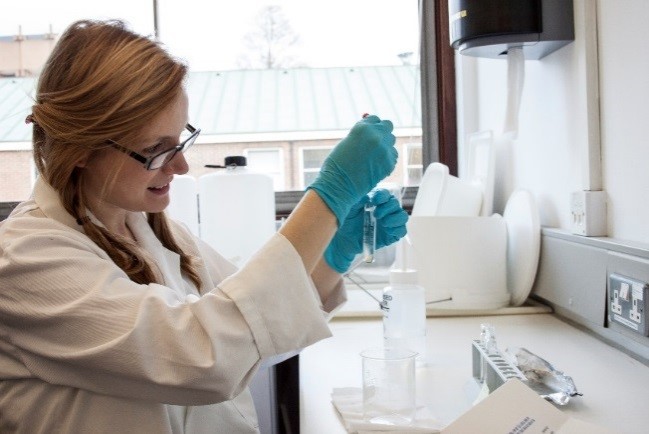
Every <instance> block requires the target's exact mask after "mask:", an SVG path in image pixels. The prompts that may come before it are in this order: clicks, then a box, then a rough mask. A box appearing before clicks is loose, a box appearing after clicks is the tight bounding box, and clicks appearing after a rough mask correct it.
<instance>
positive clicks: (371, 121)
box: [308, 115, 398, 227]
mask: <svg viewBox="0 0 649 434" xmlns="http://www.w3.org/2000/svg"><path fill="white" fill-rule="evenodd" d="M392 129H393V125H392V122H390V121H389V120H381V119H380V118H379V117H378V116H374V115H371V116H367V117H365V118H364V119H363V120H361V121H359V122H357V123H356V125H354V127H353V128H352V129H351V131H350V132H349V134H348V135H347V137H345V138H344V139H342V140H341V141H340V143H338V144H337V145H336V147H335V148H334V149H333V151H331V154H329V156H328V157H327V158H326V160H325V162H324V164H323V165H322V168H321V169H320V174H319V175H318V177H317V178H316V180H315V181H313V183H312V184H311V185H310V186H309V187H308V188H309V189H313V190H315V191H316V192H317V193H318V195H319V196H320V197H321V198H322V200H323V201H324V202H325V203H326V204H327V206H328V207H329V209H331V211H332V212H333V213H334V214H335V215H336V219H337V221H338V226H339V227H340V226H341V225H342V223H343V222H344V221H345V218H346V217H347V214H348V213H349V211H350V209H351V208H352V206H353V205H354V204H356V203H357V202H358V201H359V200H360V199H361V198H362V197H363V196H365V195H366V194H367V193H368V192H369V191H370V190H372V188H374V187H375V186H376V184H378V183H379V182H380V181H381V180H383V179H384V178H385V177H386V176H388V175H389V174H390V173H391V172H392V170H394V167H395V166H396V163H397V155H398V154H397V150H396V149H395V147H394V143H395V142H396V138H395V137H394V135H393V134H392Z"/></svg>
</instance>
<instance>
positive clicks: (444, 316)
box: [299, 291, 649, 434]
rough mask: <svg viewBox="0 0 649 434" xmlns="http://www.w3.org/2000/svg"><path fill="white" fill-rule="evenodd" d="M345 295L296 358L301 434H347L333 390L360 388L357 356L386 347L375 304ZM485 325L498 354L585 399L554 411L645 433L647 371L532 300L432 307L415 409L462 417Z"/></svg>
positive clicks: (625, 433)
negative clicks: (514, 354) (564, 379)
mask: <svg viewBox="0 0 649 434" xmlns="http://www.w3.org/2000/svg"><path fill="white" fill-rule="evenodd" d="M377 294H378V292H376V293H375V294H374V295H377ZM349 296H350V301H349V302H348V303H347V305H346V306H345V307H344V309H343V310H341V311H340V312H339V313H338V314H337V316H336V317H334V318H333V319H332V321H331V323H330V327H331V331H332V333H333V336H332V337H330V338H328V339H325V340H323V341H320V342H318V343H316V344H314V345H312V346H310V347H308V348H306V349H304V350H303V351H302V352H301V353H300V355H299V408H300V420H299V426H300V432H301V433H305V434H336V433H341V434H342V433H345V432H346V430H345V427H344V425H343V423H342V420H341V418H340V415H339V414H338V412H337V410H336V409H335V407H334V405H333V404H332V399H331V393H332V391H333V389H334V388H348V387H355V388H360V387H361V358H360V355H359V353H360V352H361V351H362V350H363V349H365V348H368V347H373V346H381V345H383V328H382V320H381V316H380V310H379V309H378V303H376V302H375V301H374V300H373V299H372V298H371V297H369V296H368V295H367V294H365V293H363V292H362V291H349ZM485 323H488V324H491V325H492V326H494V328H495V335H496V339H497V344H498V348H499V349H500V350H501V351H505V350H506V349H508V348H509V349H513V348H516V347H518V348H525V349H527V350H529V351H531V352H532V353H534V354H536V355H537V356H539V357H542V358H543V359H545V360H547V361H548V362H549V363H551V364H552V365H553V366H554V367H555V368H556V369H557V370H559V371H563V372H564V373H565V374H566V375H569V376H571V377H572V378H573V380H574V382H575V385H576V387H577V390H578V391H579V392H580V393H582V394H583V396H574V397H572V398H571V399H570V401H569V402H568V404H567V405H565V406H561V407H558V408H560V409H561V410H562V411H564V412H566V413H568V414H569V415H570V416H572V417H575V418H577V419H581V420H584V421H587V422H590V423H594V424H596V425H600V426H602V427H606V428H609V429H612V430H614V431H615V432H619V433H622V434H631V433H634V434H635V433H638V434H639V433H647V432H649V408H648V407H647V405H648V404H649V367H648V366H646V365H645V364H643V363H641V362H640V361H638V360H636V359H634V358H632V357H630V356H629V355H627V354H625V353H624V352H621V351H619V350H618V349H616V348H613V347H611V346H610V345H608V344H606V343H604V342H603V341H601V340H600V339H598V338H597V337H595V336H593V335H592V334H590V333H588V332H586V331H584V330H582V329H580V328H577V327H576V326H574V325H572V324H570V323H568V322H565V321H564V320H562V319H561V318H560V317H558V316H557V315H555V314H554V313H552V312H551V310H550V309H549V308H547V307H546V306H543V305H537V304H535V303H533V302H531V303H529V304H528V303H526V305H524V306H522V307H520V308H505V309H502V310H501V311H500V312H483V313H477V312H473V313H471V312H462V311H458V312H455V313H453V312H452V311H449V310H448V309H444V308H442V307H439V306H430V307H429V310H428V318H427V330H426V333H427V335H426V340H427V354H426V359H427V362H426V364H422V365H419V366H418V367H417V405H418V406H426V407H427V408H428V410H429V411H430V413H432V415H433V416H434V417H435V418H437V419H438V420H439V421H440V422H441V423H442V424H444V425H445V424H448V423H450V422H452V421H453V420H455V419H456V418H458V417H459V416H460V415H462V414H463V413H464V412H466V411H467V410H468V409H469V408H471V406H472V403H473V402H474V400H475V398H476V397H477V391H479V387H478V386H477V382H476V381H475V380H474V379H473V375H472V372H473V371H472V341H473V340H475V339H479V338H480V329H481V324H485ZM512 405H515V403H512Z"/></svg>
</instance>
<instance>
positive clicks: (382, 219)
mask: <svg viewBox="0 0 649 434" xmlns="http://www.w3.org/2000/svg"><path fill="white" fill-rule="evenodd" d="M368 202H370V203H371V204H373V205H374V206H375V207H376V208H375V209H374V218H375V219H376V249H380V248H381V247H385V246H389V245H390V244H392V243H395V242H397V241H398V240H400V239H401V238H403V237H404V236H405V235H406V223H407V222H408V213H407V212H406V211H405V210H404V209H403V208H402V207H401V205H399V201H398V200H397V198H396V197H394V196H393V195H392V194H390V192H389V191H388V190H385V189H378V190H376V192H375V193H374V195H373V196H372V198H371V199H370V198H368V197H367V196H364V197H363V198H362V199H361V200H360V201H359V202H358V203H356V204H355V205H354V206H353V207H352V209H351V211H350V212H349V214H348V215H347V218H346V219H345V221H344V222H343V224H342V225H341V226H340V228H338V230H337V231H336V234H335V235H334V238H333V239H332V240H331V242H330V243H329V245H328V246H327V249H326V250H325V253H324V257H325V260H326V261H327V264H329V266H330V267H331V268H333V269H334V270H336V271H337V272H339V273H344V272H346V271H347V270H348V269H349V267H350V265H351V263H352V261H353V260H354V258H355V257H356V255H358V254H359V253H361V252H362V251H363V220H364V211H365V204H366V203H368Z"/></svg>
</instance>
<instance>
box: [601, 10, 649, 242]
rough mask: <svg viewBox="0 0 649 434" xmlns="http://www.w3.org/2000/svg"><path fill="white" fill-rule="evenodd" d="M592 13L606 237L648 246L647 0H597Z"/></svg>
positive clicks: (648, 93) (648, 99)
mask: <svg viewBox="0 0 649 434" xmlns="http://www.w3.org/2000/svg"><path fill="white" fill-rule="evenodd" d="M597 12H598V31H599V58H600V82H601V87H600V99H601V119H602V130H601V131H602V157H603V180H604V185H605V188H606V190H607V191H608V194H609V201H610V207H609V212H608V223H609V233H610V234H612V236H615V237H616V238H621V239H630V240H636V241H641V242H649V134H648V133H649V46H648V43H649V27H648V26H647V20H649V1H647V0H599V1H598V11H597Z"/></svg>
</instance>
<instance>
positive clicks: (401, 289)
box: [381, 237, 426, 362]
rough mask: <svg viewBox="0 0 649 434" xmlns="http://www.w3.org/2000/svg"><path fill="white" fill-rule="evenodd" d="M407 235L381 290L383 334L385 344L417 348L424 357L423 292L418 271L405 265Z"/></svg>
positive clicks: (419, 358) (418, 358)
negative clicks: (386, 283)
mask: <svg viewBox="0 0 649 434" xmlns="http://www.w3.org/2000/svg"><path fill="white" fill-rule="evenodd" d="M408 247H409V244H408V238H407V237H404V238H403V239H402V240H401V241H400V245H399V249H398V250H397V260H396V261H395V266H394V267H393V268H392V269H391V270H390V285H389V286H387V287H385V288H384V290H383V302H382V303H381V309H382V310H383V337H384V343H385V346H386V347H390V348H405V349H410V350H413V351H416V352H417V353H418V354H419V355H418V356H417V360H418V361H419V362H422V361H424V360H426V291H425V290H424V288H423V287H422V286H420V285H418V284H417V271H416V270H414V269H412V268H408V262H407V257H408V255H407V250H408Z"/></svg>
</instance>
